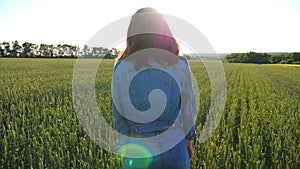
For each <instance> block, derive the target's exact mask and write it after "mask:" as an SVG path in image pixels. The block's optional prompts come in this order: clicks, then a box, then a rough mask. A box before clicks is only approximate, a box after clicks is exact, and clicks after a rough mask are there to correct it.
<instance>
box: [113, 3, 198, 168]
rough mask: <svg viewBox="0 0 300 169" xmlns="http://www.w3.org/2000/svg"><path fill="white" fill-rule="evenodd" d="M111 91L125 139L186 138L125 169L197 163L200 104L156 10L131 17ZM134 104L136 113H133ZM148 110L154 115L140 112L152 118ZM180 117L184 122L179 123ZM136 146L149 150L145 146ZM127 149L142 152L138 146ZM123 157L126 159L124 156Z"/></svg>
mask: <svg viewBox="0 0 300 169" xmlns="http://www.w3.org/2000/svg"><path fill="white" fill-rule="evenodd" d="M185 70H187V71H185ZM172 71H173V72H176V73H172ZM132 72H134V73H132ZM166 72H168V73H170V72H171V74H175V75H169V74H168V73H166ZM130 74H131V75H130ZM130 76H132V77H130ZM128 79H130V80H128ZM178 79H179V80H178ZM126 80H128V81H129V82H128V86H129V87H128V89H127V88H125V87H124V86H126V85H124V83H127V82H126ZM123 88H125V89H123ZM155 89H160V90H161V91H163V93H164V95H162V94H161V93H159V92H158V91H155V92H156V93H155V92H153V91H154V90H155ZM123 90H124V92H122V91H123ZM128 90H129V92H128ZM112 91H113V97H115V98H113V114H114V124H115V128H116V130H117V131H118V133H120V135H124V136H128V137H143V138H148V137H155V136H159V135H160V134H162V133H164V132H166V131H168V132H169V133H171V134H170V135H171V139H169V140H172V137H173V138H174V140H176V138H179V137H181V138H180V140H179V141H178V143H177V142H176V145H174V146H171V147H170V148H169V147H168V150H167V151H164V150H166V148H162V146H167V145H170V144H168V143H166V142H167V141H166V140H164V141H163V142H160V141H157V142H160V143H158V144H155V145H156V150H157V151H158V152H159V153H157V152H154V153H153V152H151V151H150V154H153V157H151V158H145V157H141V158H137V157H135V158H132V157H125V158H123V165H124V168H155V169H159V168H163V169H168V168H170V169H176V168H178V169H185V168H189V166H190V159H192V157H193V147H192V140H193V139H194V138H195V136H196V130H195V98H194V91H193V89H192V82H191V75H190V70H189V66H188V62H187V60H186V58H184V57H180V56H179V46H178V43H177V42H176V40H175V38H174V37H173V36H172V34H171V31H170V29H169V27H168V25H167V23H166V21H165V20H164V18H163V17H162V16H161V15H160V14H159V13H158V12H157V11H156V10H155V9H153V8H142V9H140V10H138V11H137V12H136V13H135V15H134V16H133V17H132V19H131V22H130V25H129V28H128V32H127V47H126V49H125V51H124V52H123V53H122V54H121V55H119V57H118V58H117V59H116V64H115V67H114V77H113V85H112ZM151 92H153V93H155V94H153V93H152V94H151ZM126 94H129V97H127V96H126ZM148 98H149V100H150V101H149V100H148ZM149 102H151V103H149ZM131 104H132V105H133V107H134V108H131V107H130V106H131ZM136 109H137V110H136ZM148 109H151V110H153V111H148V114H147V113H139V112H138V111H140V112H147V110H148ZM132 112H135V113H133V114H132ZM151 112H152V113H151ZM157 112H161V114H157ZM180 112H181V113H180ZM140 114H143V115H140ZM143 117H147V118H144V119H143ZM178 117H179V118H180V120H177V119H178ZM181 118H182V119H181ZM185 126H191V127H185ZM171 128H172V130H170V129H171ZM182 135H183V137H182ZM155 138H156V137H155ZM126 141H127V142H126ZM126 141H122V138H121V136H119V144H120V145H121V146H123V147H124V146H126V145H129V144H130V142H128V140H126ZM137 144H138V145H139V146H138V147H144V148H145V149H147V146H145V145H146V144H144V143H137ZM135 145H136V144H135ZM121 146H120V147H121ZM127 147H130V149H135V148H136V149H138V147H137V146H127ZM142 149H143V148H142ZM121 156H124V154H122V153H121ZM125 156H126V155H125Z"/></svg>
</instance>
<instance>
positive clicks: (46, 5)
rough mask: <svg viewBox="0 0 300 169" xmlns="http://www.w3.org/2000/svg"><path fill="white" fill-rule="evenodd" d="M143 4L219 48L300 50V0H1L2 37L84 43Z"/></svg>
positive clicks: (21, 41)
mask: <svg viewBox="0 0 300 169" xmlns="http://www.w3.org/2000/svg"><path fill="white" fill-rule="evenodd" d="M142 7H153V8H155V9H157V10H158V12H160V13H163V14H168V15H172V16H176V17H178V18H181V19H183V20H185V21H187V22H189V23H191V24H192V25H194V26H195V27H197V28H198V29H199V30H200V31H201V32H202V33H203V34H204V35H205V36H206V37H207V39H208V40H209V41H210V42H211V44H212V45H213V47H214V48H215V50H216V52H218V53H229V52H249V51H257V52H293V51H300V45H299V40H300V31H299V30H300V22H299V21H300V1H299V0H226V1H225V0H193V1H192V0H104V1H103V0H102V1H100V0H0V42H4V41H8V42H12V41H14V40H18V41H19V42H20V43H24V42H26V41H28V42H32V43H37V44H39V43H47V44H59V43H60V44H64V43H67V44H72V45H79V46H83V45H84V44H86V43H87V41H88V40H89V39H90V38H91V37H92V36H93V35H94V34H95V33H96V32H97V31H98V30H100V29H101V28H103V27H104V26H106V25H108V24H110V23H112V22H114V21H116V20H118V19H121V18H123V17H125V16H130V15H133V14H134V13H135V12H136V11H137V10H138V9H139V8H142ZM181 48H182V49H183V50H186V49H185V48H184V46H181ZM183 52H185V51H183Z"/></svg>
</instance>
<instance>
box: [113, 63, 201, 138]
mask: <svg viewBox="0 0 300 169" xmlns="http://www.w3.org/2000/svg"><path fill="white" fill-rule="evenodd" d="M121 64H124V65H125V66H123V70H122V72H121V73H118V74H116V71H117V69H118V68H119V67H120V65H121ZM124 67H125V69H124ZM163 67H164V68H166V69H169V70H170V71H174V74H175V75H176V76H178V78H179V79H180V82H179V84H178V80H177V81H176V80H175V79H174V77H172V76H170V75H169V74H168V73H166V72H164V71H161V70H160V69H152V68H150V69H145V70H143V71H140V72H139V73H137V74H135V75H134V77H133V78H132V79H130V80H131V81H130V82H129V84H130V85H129V86H128V89H127V88H126V86H123V83H124V81H126V80H128V76H129V74H130V73H132V72H133V70H134V64H133V63H130V62H126V61H119V62H117V63H116V64H115V67H114V76H113V83H112V92H115V94H113V97H114V96H117V98H114V100H115V101H118V104H120V105H119V106H116V103H115V102H114V101H113V105H112V107H113V115H114V125H115V128H116V130H117V131H118V132H119V133H121V134H124V135H134V134H138V133H147V132H157V131H160V132H163V131H165V130H166V129H168V128H169V127H171V126H172V125H174V124H175V123H174V122H175V120H176V118H177V116H178V115H179V112H180V111H181V112H182V118H183V119H184V120H183V121H185V122H184V123H190V125H187V124H184V123H183V124H180V125H178V127H182V128H183V131H184V130H185V133H186V136H185V138H186V139H188V140H192V139H194V138H195V137H196V129H195V115H196V112H195V111H196V109H195V106H196V105H195V95H194V90H193V86H192V79H191V74H190V68H189V65H188V62H187V60H186V58H183V59H182V60H181V59H180V60H179V63H177V64H176V65H175V68H174V66H173V67H168V66H167V67H166V66H163ZM186 70H187V71H186ZM154 89H160V90H161V91H163V92H164V94H165V98H166V104H165V105H166V106H165V107H164V109H163V112H162V113H161V114H160V116H159V117H158V118H156V119H155V120H153V121H151V122H148V123H140V122H135V121H132V120H129V119H128V118H126V117H124V114H126V110H125V109H126V107H127V106H128V105H129V104H132V106H133V107H134V108H135V109H136V110H138V111H141V112H143V111H146V110H148V109H149V108H150V107H151V104H150V102H149V94H150V92H151V91H152V90H154ZM120 90H128V95H129V100H130V103H129V104H128V103H125V101H124V100H126V96H122V95H119V91H120ZM125 93H126V92H125ZM183 96H184V100H181V99H182V98H183ZM160 99H161V98H160V97H157V98H154V101H156V102H158V103H159V102H163V101H161V100H160ZM120 111H123V114H122V113H120ZM176 125H177V124H176ZM185 126H192V127H190V128H188V127H186V128H185ZM187 128H188V129H187Z"/></svg>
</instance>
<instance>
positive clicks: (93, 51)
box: [0, 40, 118, 59]
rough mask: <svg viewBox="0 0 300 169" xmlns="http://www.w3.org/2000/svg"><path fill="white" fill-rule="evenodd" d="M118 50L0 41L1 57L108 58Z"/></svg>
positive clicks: (114, 55)
mask: <svg viewBox="0 0 300 169" xmlns="http://www.w3.org/2000/svg"><path fill="white" fill-rule="evenodd" d="M117 53H118V51H117V49H116V48H112V49H107V48H103V47H88V46H87V45H84V47H83V48H82V49H81V48H80V47H79V46H73V45H69V44H62V45H61V44H59V45H57V46H54V45H48V44H39V45H37V44H33V43H29V42H25V43H23V44H19V42H18V41H17V40H16V41H13V42H12V43H9V42H0V57H23V58H78V57H86V58H108V59H114V58H115V57H116V55H117Z"/></svg>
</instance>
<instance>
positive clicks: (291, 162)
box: [0, 58, 300, 169]
mask: <svg viewBox="0 0 300 169" xmlns="http://www.w3.org/2000/svg"><path fill="white" fill-rule="evenodd" d="M75 61H76V60H74V59H9V58H1V59H0V79H1V80H0V86H1V87H0V168H119V167H120V166H121V163H120V160H118V158H117V157H116V156H115V155H113V154H111V153H109V152H106V151H105V150H103V149H101V148H100V147H99V146H98V145H97V144H95V143H93V142H92V141H91V140H90V139H89V137H88V136H87V135H86V134H85V133H84V131H83V130H82V129H81V127H80V125H79V123H78V120H77V117H76V113H75V112H74V110H73V102H72V75H73V69H74V65H75ZM190 64H191V69H192V72H193V74H194V77H195V78H196V79H197V82H198V85H199V86H198V87H199V90H200V106H199V116H198V120H197V126H198V127H197V128H198V132H200V131H201V128H202V125H203V123H204V122H205V115H206V114H207V112H208V110H209V105H210V98H209V96H210V84H209V79H208V76H207V73H206V71H205V68H204V66H203V65H202V64H201V63H199V62H197V61H191V62H190ZM112 67H113V61H112V60H103V61H102V63H101V66H100V68H99V69H98V70H99V71H98V73H97V81H96V91H97V101H98V105H99V108H100V110H101V113H102V114H103V115H104V116H105V117H106V119H107V121H108V122H109V123H110V124H112V122H113V117H112V115H111V93H110V85H111V83H110V81H111V76H112ZM224 68H225V73H226V78H227V100H226V105H225V110H224V113H223V116H222V119H221V121H220V124H219V126H218V127H217V129H216V130H215V132H214V133H213V135H212V136H211V137H210V138H209V139H208V140H207V141H206V142H205V143H203V144H200V143H198V142H197V141H198V140H196V142H194V147H195V157H194V159H193V160H192V162H191V165H192V167H191V168H194V169H198V168H300V140H299V136H300V128H299V126H300V118H299V117H300V102H299V100H300V76H299V75H300V69H298V68H290V67H284V66H269V65H256V64H224ZM200 134H201V133H200Z"/></svg>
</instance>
